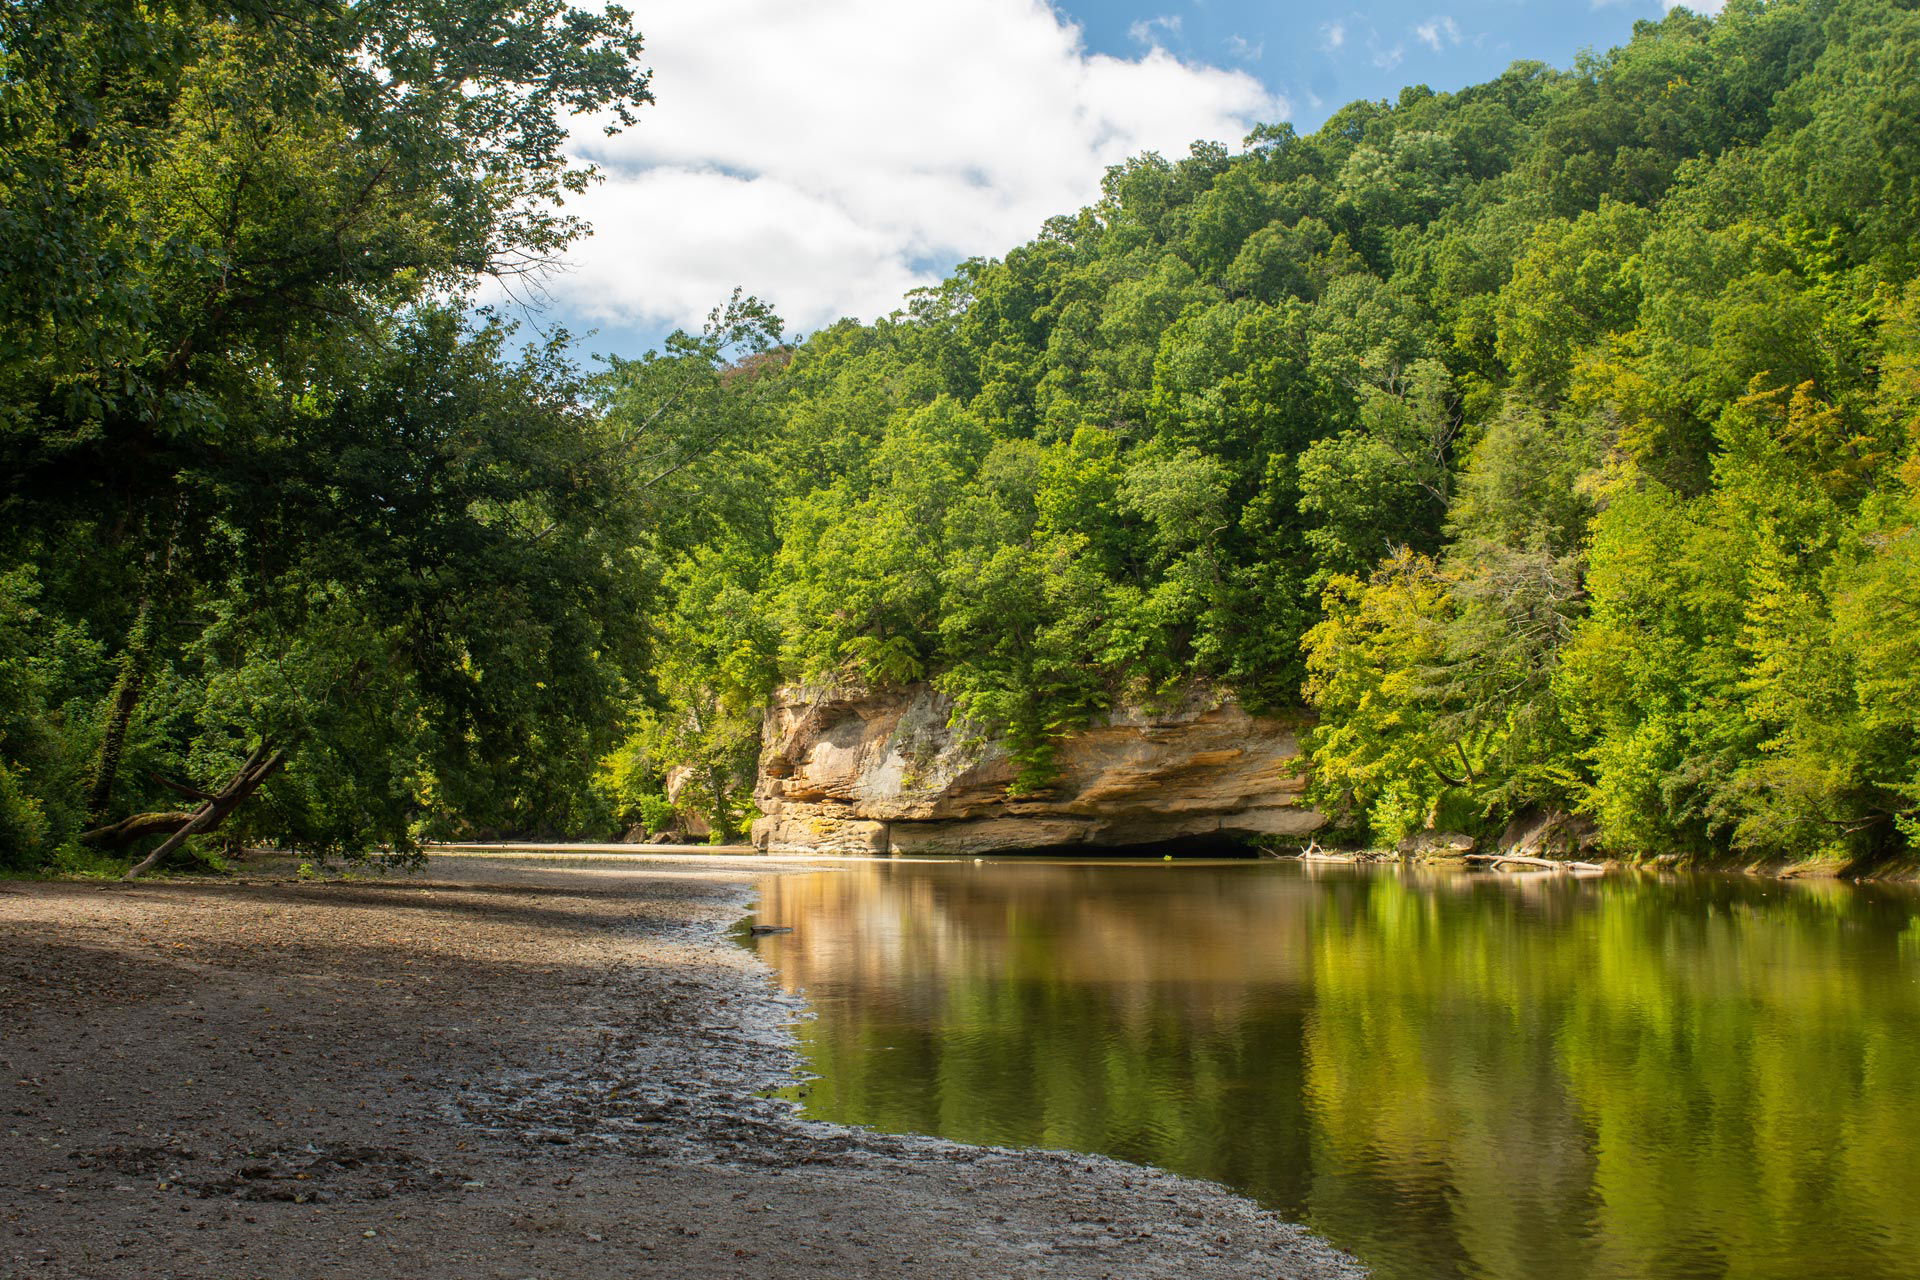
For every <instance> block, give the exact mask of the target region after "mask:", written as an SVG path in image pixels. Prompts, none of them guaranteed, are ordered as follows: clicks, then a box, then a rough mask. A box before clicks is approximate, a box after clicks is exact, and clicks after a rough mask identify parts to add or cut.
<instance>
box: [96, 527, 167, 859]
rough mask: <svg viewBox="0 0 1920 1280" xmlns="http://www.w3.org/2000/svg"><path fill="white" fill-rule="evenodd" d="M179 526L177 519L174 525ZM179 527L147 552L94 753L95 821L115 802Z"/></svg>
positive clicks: (149, 661) (102, 819)
mask: <svg viewBox="0 0 1920 1280" xmlns="http://www.w3.org/2000/svg"><path fill="white" fill-rule="evenodd" d="M177 527H178V525H177V522H176V525H175V528H176V529H177ZM175 536H176V534H175V531H174V530H169V531H168V533H167V543H166V546H165V547H163V548H161V549H160V550H159V551H157V552H153V551H150V552H148V553H147V571H146V581H145V582H144V583H142V584H141V589H140V607H139V609H138V611H137V612H135V614H134V615H133V627H132V629H131V630H129V631H128V633H127V648H126V652H124V653H122V654H121V655H120V671H119V673H118V674H117V675H116V676H115V677H114V681H113V700H112V702H111V703H109V709H108V712H107V728H106V732H104V733H103V734H101V735H100V753H99V755H97V756H96V757H94V763H93V786H92V788H91V789H90V791H89V793H88V795H87V816H88V817H90V818H92V819H93V820H94V821H95V822H102V821H104V820H105V819H106V816H107V813H108V812H109V810H110V809H111V808H112V805H113V784H114V780H115V779H116V778H117V777H118V776H119V773H120V756H121V753H122V752H124V751H125V750H126V745H127V727H128V726H129V725H131V724H132V723H133V712H134V709H135V708H136V707H138V706H139V705H140V696H141V694H143V693H144V692H146V687H147V673H148V672H149V671H150V670H151V669H152V667H153V648H154V642H155V639H156V637H155V635H154V633H155V631H157V630H158V625H157V623H156V622H155V619H154V613H155V611H156V610H157V609H159V608H160V607H162V605H163V603H164V600H165V597H166V593H167V590H168V588H169V585H170V582H169V580H170V579H171V578H172V576H173V544H174V539H175Z"/></svg>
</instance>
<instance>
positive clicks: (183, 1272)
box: [0, 856, 1361, 1280]
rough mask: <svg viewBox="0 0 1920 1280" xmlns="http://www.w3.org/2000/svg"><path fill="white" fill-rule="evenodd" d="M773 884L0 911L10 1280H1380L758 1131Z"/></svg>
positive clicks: (897, 1147) (1080, 1188) (791, 1064)
mask: <svg viewBox="0 0 1920 1280" xmlns="http://www.w3.org/2000/svg"><path fill="white" fill-rule="evenodd" d="M775 869H776V868H775V867H774V866H772V865H771V864H770V863H768V862H763V861H761V860H758V859H755V860H753V861H752V862H751V863H743V862H742V860H738V859H725V858H689V857H684V856H683V857H679V858H668V859H659V860H638V861H636V860H629V859H621V860H620V861H617V862H607V863H592V862H584V861H583V862H582V863H581V864H579V865H567V864H564V863H562V862H559V861H548V862H534V861H521V860H509V859H501V858H474V859H468V858H449V857H438V858H435V859H434V860H433V861H432V863H431V864H430V865H429V867H428V868H427V870H426V871H425V872H423V873H420V874H417V875H413V876H406V877H398V876H396V877H390V878H386V879H367V880H352V881H335V882H301V881H297V880H293V879H291V878H283V877H279V876H275V875H273V874H271V873H270V870H269V871H268V872H262V871H259V870H256V871H254V872H251V873H249V874H248V875H247V876H245V877H242V878H241V879H239V880H236V881H224V882H207V881H172V882H143V883H136V884H131V885H121V884H100V883H82V882H11V883H0V1275H4V1276H7V1277H15V1276H18V1277H63V1278H64V1277H71V1278H74V1280H79V1278H82V1277H84V1278H85V1280H118V1278H120V1277H128V1278H145V1277H195V1278H196V1280H198V1278H201V1277H215V1278H218V1280H226V1278H229V1277H232V1278H236V1280H237V1278H243V1277H261V1278H265V1280H281V1278H282V1277H286V1278H293V1277H300V1278H307V1277H314V1278H317V1277H328V1278H330V1280H364V1278H370V1277H375V1276H378V1277H383V1278H384V1277H399V1278H401V1280H416V1278H417V1280H440V1278H442V1277H445V1278H446V1280H453V1278H455V1277H459V1278H461V1280H466V1278H469V1277H473V1278H480V1277H499V1278H501V1280H528V1278H530V1277H538V1278H539V1280H575V1278H579V1280H586V1278H587V1277H595V1278H601V1277H614V1276H660V1277H688V1278H692V1280H704V1278H706V1277H722V1276H727V1277H732V1276H775V1277H787V1276H802V1277H804V1276H818V1277H836V1278H845V1277H867V1276H872V1277H882V1276H884V1277H921V1276H925V1277H951V1276H955V1275H969V1276H979V1277H1001V1276H1006V1277H1083V1276H1084V1277H1100V1276H1113V1277H1143V1278H1154V1280H1158V1278H1161V1277H1165V1278H1167V1280H1173V1278H1174V1277H1196V1278H1203V1280H1204V1278H1209V1277H1255V1276H1258V1277H1302V1278H1319V1277H1349V1276H1357V1275H1359V1274H1361V1273H1360V1271H1359V1269H1358V1268H1357V1267H1356V1266H1354V1264H1352V1262H1351V1261H1350V1260H1348V1259H1346V1258H1344V1256H1342V1255H1340V1254H1338V1253H1337V1252H1335V1251H1334V1250H1333V1249H1331V1248H1330V1247H1329V1246H1327V1245H1325V1244H1324V1243H1322V1242H1320V1241H1319V1240H1317V1239H1316V1238H1315V1237H1313V1236H1311V1235H1309V1234H1308V1233H1306V1232H1305V1231H1303V1230H1301V1229H1300V1228H1298V1227H1294V1226H1291V1225H1289V1224H1286V1223H1283V1222H1281V1221H1279V1220H1278V1219H1276V1218H1275V1217H1273V1216H1272V1215H1271V1214H1268V1213H1266V1212H1264V1211H1262V1210H1261V1209H1259V1208H1258V1207H1257V1206H1255V1205H1253V1204H1251V1203H1249V1202H1248V1201H1246V1200H1244V1199H1241V1198H1240V1197H1238V1196H1235V1195H1233V1194H1231V1193H1230V1192H1227V1191H1226V1190H1224V1189H1222V1188H1219V1187H1216V1186H1213V1185H1211V1184H1207V1183H1200V1182H1195V1181H1192V1180H1189V1179H1183V1178H1178V1177H1175V1176H1173V1175H1171V1174H1167V1173H1163V1172H1160V1171H1157V1170H1150V1169H1143V1168H1139V1167H1137V1166H1132V1165H1125V1164H1121V1163H1118V1162H1115V1161H1111V1160H1106V1159H1102V1158H1098V1157H1090V1156H1078V1155H1071V1154H1066V1153H1057V1152H1034V1151H1018V1152H1016V1151H1005V1150H995V1149H988V1148H978V1147H962V1146H956V1145H953V1144H950V1143H945V1142H940V1141H938V1140H934V1139H929V1138H915V1137H905V1138H903V1137H891V1136H886V1135H880V1134H874V1133H870V1132H867V1131H864V1130H858V1129H848V1128H842V1127H837V1126H829V1125H823V1124H817V1123H812V1122H809V1121H806V1120H804V1119H802V1118H800V1117H799V1116H797V1115H796V1114H795V1113H794V1111H793V1109H792V1108H791V1106H790V1105H789V1104H787V1103H785V1102H781V1101H776V1100H770V1099H767V1098H764V1097H762V1096H760V1095H761V1094H763V1093H765V1092H766V1091H767V1090H770V1089H773V1088H776V1087H779V1086H780V1085H783V1084H786V1083H788V1082H790V1081H791V1080H792V1078H793V1073H794V1071H795V1070H796V1069H798V1067H799V1060H798V1058H797V1056H796V1054H795V1052H794V1050H793V1047H792V1038H791V1036H790V1034H789V1032H788V1031H787V1029H786V1024H787V1023H789V1022H790V1021H791V1020H792V1019H793V1018H795V1017H796V1016H799V1015H800V1014H801V1012H802V1010H801V1009H800V1008H799V1007H798V1006H797V1005H796V1004H794V1003H793V1002H792V1001H791V1000H790V999H789V998H787V997H784V996H781V995H780V994H778V993H777V992H776V991H775V989H774V986H773V984H772V982H771V980H770V976H769V974H768V972H767V970H766V969H765V968H764V966H762V965H761V964H760V962H759V961H758V960H757V959H756V958H755V957H754V956H753V955H752V954H751V953H750V952H748V951H747V950H745V949H744V948H741V947H739V946H738V945H736V944H735V943H734V942H733V941H731V940H730V939H729V937H728V936H727V935H728V930H729V929H731V928H734V927H736V925H737V922H738V921H739V920H740V918H741V916H742V913H743V912H744V911H745V910H746V909H747V907H748V905H749V903H750V901H751V892H752V890H751V883H752V880H753V879H754V878H756V877H757V876H760V875H764V874H767V873H768V872H770V871H773V870H775Z"/></svg>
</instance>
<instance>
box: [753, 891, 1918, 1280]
mask: <svg viewBox="0 0 1920 1280" xmlns="http://www.w3.org/2000/svg"><path fill="white" fill-rule="evenodd" d="M761 893H762V899H761V902H762V906H761V912H760V918H761V919H762V920H766V921H775V922H778V923H781V924H789V925H793V926H794V927H795V933H794V934H793V935H791V936H786V937H774V938H766V939H761V940H759V941H758V942H757V943H756V945H757V946H758V947H759V949H760V951H761V954H762V955H763V956H765V957H766V958H767V959H768V960H769V962H771V963H772V964H773V965H774V967H775V969H776V970H777V971H778V974H779V979H780V981H781V983H782V984H783V985H784V986H786V987H787V988H789V989H793V990H804V991H805V992H806V994H807V996H808V998H809V999H810V1001H811V1002H812V1004H813V1006H814V1008H815V1009H816V1010H817V1011H818V1014H819V1016H818V1018H817V1019H814V1020H809V1021H807V1022H804V1023H802V1024H801V1025H800V1026H799V1028H798V1033H799V1035H800V1038H801V1042H802V1047H803V1049H804V1050H805V1052H806V1054H807V1056H808V1058H809V1060H810V1061H811V1063H812V1065H813V1069H814V1070H815V1071H816V1072H817V1073H818V1074H819V1079H818V1080H816V1081H814V1082H812V1084H811V1086H810V1088H809V1089H808V1090H807V1092H806V1093H805V1096H804V1102H805V1104H806V1107H807V1110H808V1113H809V1114H811V1115H814V1116H817V1117H819V1118H821V1119H826V1120H836V1121H843V1122H848V1123H856V1124H866V1125H872V1126H874V1127H876V1128H880V1129H885V1130H893V1131H901V1132H920V1133H934V1134H939V1135H942V1136H945V1137H949V1138H953V1139H956V1140H959V1141H964V1142H979V1143H996V1144H1006V1145H1032V1146H1047V1147H1061V1148H1069V1149H1073V1150H1081V1151H1097V1152H1104V1153H1108V1154H1111V1155H1115V1156H1119V1157H1122V1158H1124V1159H1128V1160H1137V1161H1142V1162H1145V1163H1150V1164H1156V1165H1160V1166H1163V1167H1165V1168H1169V1169H1174V1170H1177V1171H1179V1172H1181V1173H1187V1174H1193V1175H1196V1176H1200V1177H1205V1178H1211V1179H1216V1180H1218V1181H1221V1182H1224V1183H1227V1184H1229V1185H1231V1186H1234V1187H1236V1188H1239V1189H1241V1190H1242V1191H1244V1192H1246V1193H1247V1194H1249V1195H1252V1196H1254V1197H1255V1198H1257V1199H1259V1200H1261V1201H1262V1202H1264V1203H1266V1204H1268V1205H1270V1206H1272V1207H1273V1208H1274V1209H1276V1210H1278V1211H1279V1212H1281V1213H1283V1214H1285V1215H1288V1216H1292V1217H1296V1218H1300V1219H1303V1220H1305V1221H1307V1222H1309V1223H1311V1224H1312V1225H1314V1226H1315V1227H1316V1228H1317V1229H1319V1230H1320V1231H1322V1232H1323V1233H1325V1234H1326V1235H1327V1236H1329V1237H1330V1238H1332V1239H1333V1240H1334V1241H1336V1242H1337V1243H1339V1244H1341V1245H1342V1246H1344V1247H1346V1248H1349V1249H1351V1250H1353V1251H1354V1252H1356V1253H1358V1254H1359V1255H1360V1256H1361V1257H1363V1258H1364V1259H1365V1260H1366V1261H1367V1262H1369V1263H1370V1264H1371V1265H1372V1266H1373V1267H1374V1268H1375V1269H1376V1271H1377V1273H1378V1274H1379V1275H1381V1276H1383V1277H1388V1278H1390V1280H1392V1278H1398V1277H1409V1278H1411V1277H1423V1278H1424V1277H1430V1276H1447V1275H1452V1276H1476V1277H1500V1278H1503V1280H1505V1278H1512V1280H1556V1278H1559V1277H1582V1278H1585V1277H1622V1278H1627V1277H1632V1278H1634V1280H1640V1278H1643V1277H1693V1276H1701V1277H1707V1276H1715V1277H1718V1276H1740V1277H1781V1278H1782V1280H1786V1278H1789V1277H1791V1278H1792V1280H1801V1278H1803V1277H1809V1276H1828V1277H1860V1278H1869V1277H1888V1278H1890V1280H1891V1278H1892V1277H1908V1276H1911V1275H1912V1274H1913V1266H1914V1259H1915V1258H1920V1180H1917V1179H1916V1178H1915V1177H1914V1176H1913V1159H1914V1155H1913V1153H1914V1151H1915V1150H1916V1149H1920V916H1917V915H1916V904H1917V903H1920V899H1917V898H1916V896H1915V895H1914V894H1913V893H1912V892H1911V891H1909V890H1908V889H1906V888H1904V887H1884V886H1882V887H1856V886H1853V885H1846V884H1836V883H1831V882H1824V883H1823V882H1774V881H1762V880H1744V879H1737V878H1732V877H1704V876H1703V877H1684V878H1674V877H1663V878H1654V877H1651V876H1649V877H1630V876H1621V875H1616V876H1609V877H1607V878H1605V879H1599V880H1575V879H1573V878H1571V877H1567V876H1561V875H1553V874H1550V873H1549V874H1544V875H1538V876H1533V875H1529V876H1510V877H1496V876H1489V875H1467V874H1462V873H1454V872H1444V871H1432V872H1420V871H1409V870H1399V869H1386V870H1378V869H1369V868H1352V867H1330V866H1329V867H1300V866H1297V865H1294V864H1275V863H1235V864H1195V863H1180V862H1176V863H1172V864H1166V863H1154V864H1145V865H1141V864H1132V865H1111V864H1102V865H1092V864H1070V863H1031V862H1029V863H1016V862H997V863H996V862H988V863H983V864H973V863H901V864H891V865H889V864H878V865H875V864H862V865H858V866H850V867H848V868H846V869H844V870H835V871H830V872H822V873H819V874H809V875H802V876H788V877H770V878H769V879H768V880H767V881H766V882H765V883H764V884H763V885H762V887H761Z"/></svg>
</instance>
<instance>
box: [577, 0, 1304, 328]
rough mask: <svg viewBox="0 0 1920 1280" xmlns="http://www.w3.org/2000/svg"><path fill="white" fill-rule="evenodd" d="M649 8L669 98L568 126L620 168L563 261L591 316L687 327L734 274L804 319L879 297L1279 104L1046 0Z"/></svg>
mask: <svg viewBox="0 0 1920 1280" xmlns="http://www.w3.org/2000/svg"><path fill="white" fill-rule="evenodd" d="M645 13H646V17H645V20H644V22H643V23H642V27H641V29H642V31H643V33H644V34H645V36H646V39H647V54H646V57H647V58H648V59H649V60H650V62H651V64H652V65H653V67H654V71H655V76H654V82H653V87H654V92H655V94H656V95H657V96H658V99H659V101H658V103H657V104H656V105H654V106H652V107H648V108H646V109H645V110H643V111H642V112H641V123H640V124H639V125H638V126H637V127H635V128H633V129H630V130H628V131H627V132H626V133H623V134H620V135H619V136H617V137H613V138H607V137H604V136H603V135H602V133H601V131H600V130H599V128H598V127H595V126H594V124H593V122H583V124H582V127H581V128H579V129H578V130H576V132H575V134H574V148H575V150H576V152H577V154H578V155H580V156H581V157H582V158H584V159H588V160H591V161H593V162H594V163H595V164H597V165H599V166H600V168H601V169H602V171H603V172H604V173H605V175H606V180H605V181H604V182H602V183H599V184H598V185H596V186H595V187H594V188H593V189H592V190H590V191H589V192H588V193H587V194H586V195H585V196H583V197H580V198H578V199H576V200H575V201H573V202H572V203H571V205H570V206H569V212H573V213H578V214H580V215H582V216H584V217H586V218H587V219H588V220H589V221H591V222H592V223H593V224H594V229H595V234H594V235H593V236H592V237H591V238H590V239H588V240H586V241H585V242H583V243H582V244H580V245H577V246H575V247H574V249H573V250H571V251H570V253H569V256H568V261H567V264H566V265H567V269H566V270H565V271H564V272H562V273H560V274H558V275H556V276H554V277H552V278H551V279H549V280H548V281H547V284H546V290H547V292H548V294H549V295H551V297H552V299H553V301H554V303H555V304H556V306H557V308H558V310H559V311H560V312H561V313H562V314H563V315H565V316H568V317H570V318H571V319H572V320H573V321H574V322H576V323H584V324H587V325H616V326H623V327H629V328H634V329H648V328H653V329H664V328H668V327H671V326H673V325H693V324H697V323H698V321H699V320H700V319H701V317H703V316H704V315H705V314H706V312H707V311H708V309H709V308H711V307H712V306H714V305H715V304H716V303H717V302H719V301H721V300H723V299H724V298H725V296H726V294H727V292H728V291H729V290H730V289H731V288H732V287H733V286H734V285H735V284H740V285H744V286H745V287H746V288H747V290H748V291H749V292H752V293H755V294H758V295H759V296H760V297H762V298H765V299H766V300H768V301H769V302H771V303H773V304H774V305H775V306H776V307H777V308H778V309H779V311H780V313H781V315H782V316H784V317H785V318H786V320H787V321H788V323H789V325H790V326H792V327H794V328H798V329H805V330H810V329H813V328H817V327H819V326H820V325H822V324H826V323H830V322H831V321H833V320H835V319H837V318H839V317H840V316H843V315H854V316H858V317H861V318H863V319H866V318H872V317H875V316H879V315H884V314H886V313H887V312H889V311H891V310H893V309H894V308H895V307H897V306H898V305H899V304H900V300H901V295H902V294H903V293H904V292H906V291H907V290H908V289H911V288H915V287H917V286H920V285H925V284H931V283H933V282H935V281H936V280H937V279H938V277H939V276H940V275H942V274H944V272H945V270H946V269H948V268H949V267H950V266H951V264H952V263H954V262H955V261H958V260H959V259H961V258H964V257H968V256H972V255H976V254H980V255H994V254H999V253H1002V252H1004V251H1005V250H1007V249H1009V248H1011V247H1012V246H1014V245H1016V244H1018V243H1020V242H1022V241H1023V240H1026V239H1028V238H1030V237H1032V236H1033V235H1034V234H1035V233H1036V232H1037V231H1038V230H1039V228H1040V225H1041V223H1042V222H1044V221H1045V220H1046V219H1047V218H1048V217H1050V216H1052V215H1054V214H1057V213H1070V212H1072V211H1073V210H1074V209H1076V208H1078V207H1080V206H1081V205H1083V204H1086V203H1088V202H1089V201H1090V200H1092V199H1094V198H1096V197H1097V196H1098V194H1099V182H1100V176H1101V174H1102V172H1103V171H1104V169H1105V167H1106V166H1107V165H1110V164H1114V163H1117V162H1119V161H1121V160H1123V159H1125V158H1126V157H1128V156H1130V155H1135V154H1138V153H1139V152H1141V151H1146V150H1158V151H1162V152H1164V153H1167V154H1169V155H1183V154H1185V151H1186V146H1187V144H1188V143H1189V142H1191V141H1193V140H1195V139H1198V138H1207V139H1217V140H1221V141H1226V142H1229V143H1232V142H1237V141H1238V140H1239V139H1240V138H1241V137H1242V136H1244V134H1245V133H1246V132H1247V130H1248V129H1249V128H1250V127H1251V126H1252V125H1253V124H1255V123H1259V122H1261V121H1267V120H1279V119H1284V118H1285V117H1286V115H1287V114H1288V107H1287V104H1286V103H1285V101H1283V100H1281V99H1278V98H1275V97H1273V96H1272V95H1271V94H1270V93H1269V92H1268V91H1267V90H1266V89H1265V88H1263V87H1262V86H1261V85H1260V84H1259V82H1258V81H1256V80H1254V79H1253V78H1252V77H1251V76H1249V75H1247V74H1246V73H1244V72H1240V71H1229V70H1224V69H1221V68H1218V67H1208V66H1198V65H1193V64H1190V63H1186V62H1182V61H1180V60H1179V59H1177V58H1175V57H1174V56H1173V55H1172V54H1170V53H1168V52H1166V51H1165V50H1164V49H1161V48H1158V47H1154V48H1150V49H1148V50H1146V51H1145V52H1143V53H1142V54H1141V55H1140V56H1138V57H1136V58H1131V59H1123V58H1114V57H1109V56H1106V55H1102V54H1094V53H1089V52H1088V51H1087V49H1086V48H1085V46H1084V45H1083V44H1082V42H1081V36H1080V31H1079V29H1078V28H1077V27H1074V26H1073V25H1071V24H1069V23H1067V22H1065V21H1064V20H1063V19H1062V18H1061V17H1060V16H1059V15H1058V14H1057V13H1056V12H1055V11H1054V9H1053V8H1052V7H1051V6H1050V5H1049V4H1048V3H1047V0H966V2H965V3H959V2H956V0H938V2H927V3H915V4H902V3H899V0H813V2H812V3H809V4H806V5H794V4H791V3H786V2H784V0H672V2H671V3H661V4H658V5H654V6H650V7H649V8H648V9H647V10H646V11H645Z"/></svg>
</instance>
